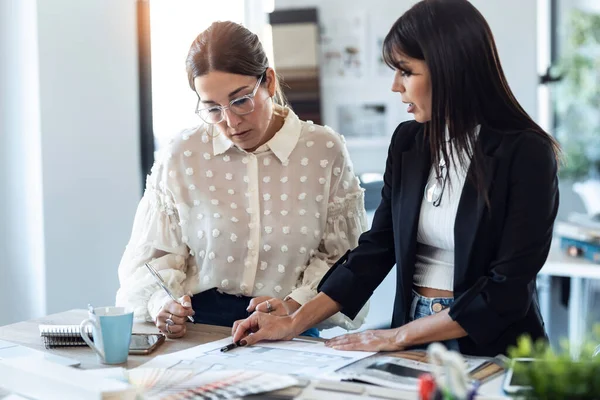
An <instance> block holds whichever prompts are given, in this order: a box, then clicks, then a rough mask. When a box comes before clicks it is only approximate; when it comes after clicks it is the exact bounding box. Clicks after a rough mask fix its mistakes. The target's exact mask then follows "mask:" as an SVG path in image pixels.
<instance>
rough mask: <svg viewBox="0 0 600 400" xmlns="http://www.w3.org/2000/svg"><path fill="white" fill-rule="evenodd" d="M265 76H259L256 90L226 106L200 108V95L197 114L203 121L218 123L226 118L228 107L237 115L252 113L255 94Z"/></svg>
mask: <svg viewBox="0 0 600 400" xmlns="http://www.w3.org/2000/svg"><path fill="white" fill-rule="evenodd" d="M263 76H264V75H261V76H260V78H258V81H257V82H256V86H254V90H252V93H250V94H247V95H245V96H242V97H238V98H237V99H233V100H231V101H230V102H229V105H228V106H225V107H223V106H211V107H207V108H203V109H201V110H199V109H198V107H200V97H198V103H197V104H196V115H198V116H199V117H200V118H201V119H202V121H204V122H206V123H207V124H211V125H212V124H218V123H219V122H221V121H223V120H224V119H225V110H227V109H229V110H231V111H232V112H233V113H235V114H237V115H246V114H250V113H251V112H252V111H254V96H255V95H256V91H257V90H258V86H259V85H260V83H261V82H262V78H263Z"/></svg>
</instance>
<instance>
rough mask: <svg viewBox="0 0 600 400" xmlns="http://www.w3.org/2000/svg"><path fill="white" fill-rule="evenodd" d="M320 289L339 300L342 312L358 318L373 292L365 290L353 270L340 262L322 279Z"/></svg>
mask: <svg viewBox="0 0 600 400" xmlns="http://www.w3.org/2000/svg"><path fill="white" fill-rule="evenodd" d="M346 256H347V255H346ZM346 256H345V257H343V258H342V259H344V258H346ZM340 261H342V260H340ZM344 261H345V260H344ZM318 291H319V292H323V293H325V294H326V295H327V296H329V297H331V298H332V299H333V300H335V301H336V302H338V303H339V304H340V305H341V306H342V310H341V312H342V313H343V314H344V315H346V316H347V317H348V318H350V319H354V318H356V315H357V314H358V312H359V311H360V310H361V308H362V307H363V306H364V305H365V303H366V302H367V300H369V297H371V295H372V294H373V292H371V291H369V290H365V289H364V285H361V284H360V283H359V282H357V281H356V278H355V276H354V274H353V273H352V271H350V270H349V269H347V268H345V267H344V264H343V263H339V262H338V263H337V264H336V265H334V266H333V267H331V269H330V270H329V271H328V273H327V275H325V277H324V278H323V280H321V283H319V287H318Z"/></svg>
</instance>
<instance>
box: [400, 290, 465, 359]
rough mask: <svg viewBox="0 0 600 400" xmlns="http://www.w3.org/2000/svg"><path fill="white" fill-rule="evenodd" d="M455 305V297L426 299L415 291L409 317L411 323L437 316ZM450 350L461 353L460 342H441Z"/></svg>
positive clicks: (452, 340)
mask: <svg viewBox="0 0 600 400" xmlns="http://www.w3.org/2000/svg"><path fill="white" fill-rule="evenodd" d="M452 303H454V298H453V297H425V296H421V295H420V294H419V293H417V292H415V291H414V290H413V293H412V302H411V305H410V312H409V315H408V319H409V322H411V321H414V320H415V319H419V318H423V317H427V316H428V315H433V314H437V313H438V312H440V311H442V310H444V309H446V308H448V307H450V306H451V305H452ZM441 343H442V344H443V345H444V346H446V348H447V349H448V350H456V351H460V350H459V347H458V340H456V339H451V340H445V341H443V342H441ZM427 346H428V344H423V345H419V346H415V347H413V349H426V348H427Z"/></svg>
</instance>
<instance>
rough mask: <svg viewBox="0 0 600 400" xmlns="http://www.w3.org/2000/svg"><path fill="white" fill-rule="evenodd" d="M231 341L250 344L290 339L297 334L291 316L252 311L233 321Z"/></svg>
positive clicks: (241, 344)
mask: <svg viewBox="0 0 600 400" xmlns="http://www.w3.org/2000/svg"><path fill="white" fill-rule="evenodd" d="M231 335H232V336H233V342H234V343H236V342H237V341H238V340H239V341H240V346H246V345H252V344H255V343H258V342H260V341H262V340H292V339H293V338H295V337H296V336H298V332H296V331H295V330H294V327H293V323H292V318H291V317H289V316H284V317H280V316H276V315H272V314H266V313H262V312H254V314H252V315H251V316H249V317H248V318H246V319H240V320H238V321H235V322H234V323H233V327H232V329H231Z"/></svg>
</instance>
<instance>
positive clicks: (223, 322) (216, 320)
mask: <svg viewBox="0 0 600 400" xmlns="http://www.w3.org/2000/svg"><path fill="white" fill-rule="evenodd" d="M250 300H252V297H247V296H234V295H232V294H226V293H221V292H219V291H218V290H217V289H210V290H206V291H204V292H202V293H198V294H195V295H194V296H193V297H192V308H193V309H194V311H195V312H196V314H195V315H194V320H195V321H196V323H197V324H207V325H218V326H228V327H232V326H233V323H234V322H235V321H237V320H238V319H246V318H248V317H249V316H250V313H249V312H248V311H246V307H248V304H250ZM301 336H311V337H319V330H318V329H317V328H310V329H308V330H306V331H305V332H302V333H301Z"/></svg>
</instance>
